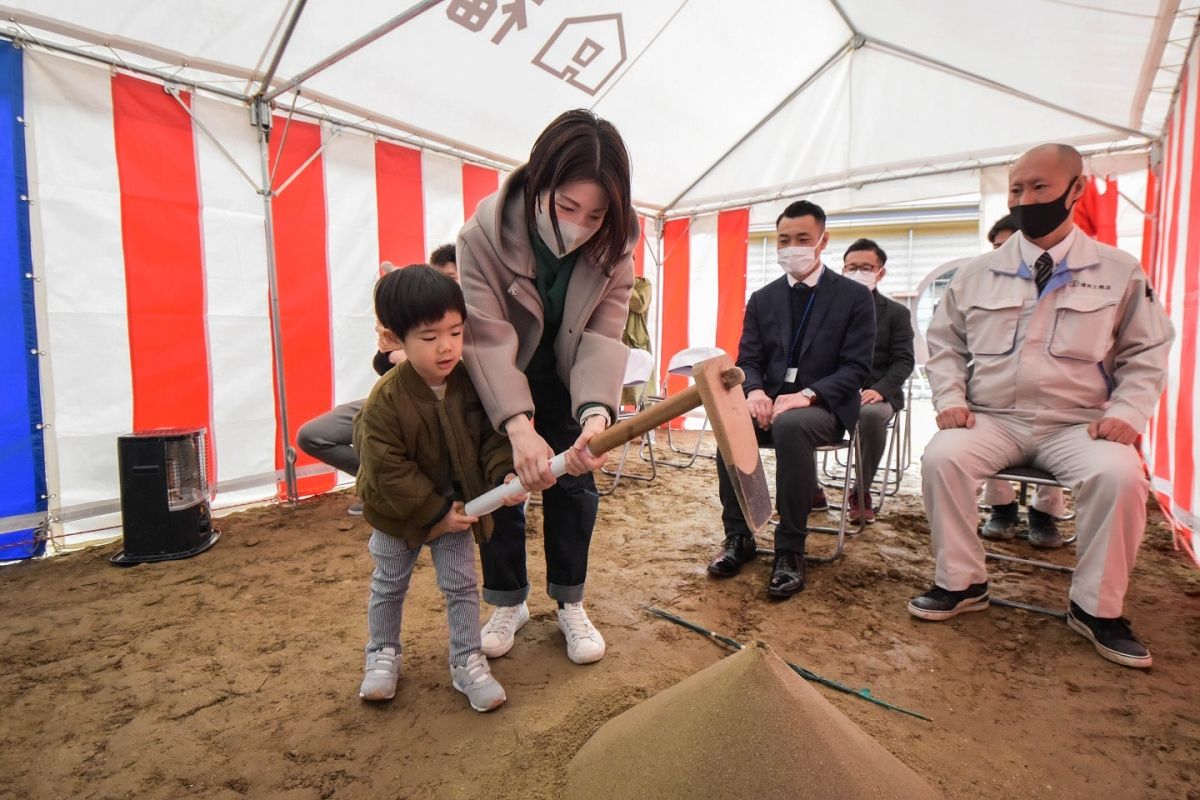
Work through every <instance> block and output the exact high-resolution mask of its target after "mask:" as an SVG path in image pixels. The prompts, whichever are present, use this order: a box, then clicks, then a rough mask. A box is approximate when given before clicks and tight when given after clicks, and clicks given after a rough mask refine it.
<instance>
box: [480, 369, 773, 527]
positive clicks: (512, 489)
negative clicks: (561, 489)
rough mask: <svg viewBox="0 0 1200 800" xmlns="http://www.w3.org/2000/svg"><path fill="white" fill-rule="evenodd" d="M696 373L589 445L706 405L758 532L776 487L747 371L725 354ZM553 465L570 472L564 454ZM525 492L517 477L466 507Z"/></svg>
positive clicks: (597, 450)
mask: <svg viewBox="0 0 1200 800" xmlns="http://www.w3.org/2000/svg"><path fill="white" fill-rule="evenodd" d="M692 377H693V378H695V380H696V383H695V385H694V386H689V387H688V388H687V389H685V390H684V391H682V392H680V393H679V394H675V395H671V396H670V397H668V398H667V399H666V400H663V401H661V402H658V403H655V404H654V405H652V406H650V407H649V408H647V409H646V410H644V411H642V412H641V413H639V414H636V415H634V416H632V417H629V418H628V419H624V420H621V421H620V422H618V423H617V424H616V425H613V426H612V427H610V428H608V429H607V430H605V431H603V432H602V433H600V434H598V435H597V436H595V437H594V438H593V439H592V440H591V441H590V442H589V443H588V450H590V451H591V452H592V454H593V455H597V456H598V455H600V454H601V453H607V452H608V451H609V450H612V449H613V448H616V447H620V446H621V445H623V444H625V443H626V442H629V441H632V440H634V439H636V438H637V437H639V436H641V435H643V434H645V433H647V432H648V431H652V430H654V429H655V428H657V427H659V426H660V425H664V424H666V423H668V422H670V421H671V420H673V419H675V417H678V416H682V415H683V414H686V413H687V412H689V411H691V410H692V409H694V408H696V407H698V406H700V405H701V404H703V405H704V409H705V411H707V412H708V421H709V422H710V423H711V424H712V429H713V433H714V434H715V435H716V437H717V446H718V447H719V448H720V449H721V457H722V459H723V460H724V461H725V466H726V467H727V468H728V469H729V477H730V478H731V479H732V481H733V488H734V490H735V491H736V492H737V499H738V505H740V506H741V507H742V514H743V515H744V516H745V517H746V524H747V525H748V526H749V527H750V529H751V530H752V531H754V532H755V533H758V532H760V531H761V530H762V529H763V528H765V527H766V525H767V522H768V521H770V518H771V492H770V489H768V487H767V476H766V473H764V472H763V465H762V459H761V458H760V457H759V452H758V439H757V438H756V437H755V435H754V420H753V419H752V418H751V416H750V411H749V409H748V408H747V407H746V396H745V395H744V394H742V381H743V380H744V379H745V377H746V376H745V374H743V372H742V371H741V370H740V369H738V368H737V367H735V366H734V365H733V360H732V359H730V357H729V356H728V355H720V356H717V357H716V358H710V359H708V360H706V361H701V362H699V363H697V364H696V365H695V366H694V367H693V368H692ZM550 470H551V472H553V473H554V476H555V477H556V478H557V477H560V476H562V475H563V474H565V473H566V471H567V462H566V456H565V455H564V454H563V453H559V454H558V455H556V456H555V457H554V458H553V460H551V462H550ZM524 491H525V487H523V486H522V485H521V482H520V480H515V481H513V482H512V483H508V484H505V485H504V486H498V487H496V488H495V489H492V490H491V491H490V492H488V493H486V494H483V495H480V496H479V497H477V498H475V499H474V500H472V501H471V502H469V503H467V507H466V511H467V513H468V514H470V515H472V516H479V515H481V514H490V513H491V512H493V511H495V510H496V509H497V508H499V507H500V506H501V505H502V504H503V502H504V498H506V497H511V496H514V495H518V494H522V493H523V492H524Z"/></svg>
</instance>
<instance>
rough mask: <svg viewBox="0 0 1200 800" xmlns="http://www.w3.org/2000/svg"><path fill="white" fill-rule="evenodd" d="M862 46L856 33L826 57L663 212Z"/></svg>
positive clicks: (665, 209) (666, 208) (664, 210)
mask: <svg viewBox="0 0 1200 800" xmlns="http://www.w3.org/2000/svg"><path fill="white" fill-rule="evenodd" d="M861 46H862V45H861V36H859V35H855V36H852V37H851V38H849V39H847V40H846V43H845V44H843V45H842V46H841V47H839V48H838V50H837V52H835V53H834V54H833V55H831V56H830V57H829V58H827V59H825V63H823V64H821V66H819V67H817V68H816V70H814V71H813V72H812V74H811V75H809V76H808V77H807V78H805V79H804V80H803V81H801V83H800V85H799V86H797V87H796V88H795V89H793V90H792V91H790V92H788V94H787V96H786V97H784V98H783V99H782V100H780V101H779V103H778V104H776V106H775V107H774V108H772V109H771V110H770V111H769V112H767V115H766V116H764V117H763V118H762V119H760V120H759V121H758V122H756V123H755V124H754V127H752V128H751V129H750V130H748V131H746V132H745V133H744V134H742V136H741V138H739V139H738V140H737V141H736V142H734V143H733V146H732V147H730V148H729V149H728V150H726V151H725V152H724V153H722V154H721V157H720V158H718V159H717V160H716V161H714V162H713V163H712V164H711V165H710V166H709V167H708V169H706V170H704V172H702V173H700V176H699V177H697V178H696V180H694V181H692V182H691V183H689V184H688V186H687V188H686V189H684V190H683V191H682V192H680V193H679V194H677V195H675V197H674V199H672V200H671V202H669V203H667V205H666V207H665V208H664V209H663V212H664V213H666V212H668V211H670V210H672V209H673V208H675V204H676V203H678V202H679V201H680V200H682V199H683V198H685V197H687V194H688V192H690V191H691V190H692V189H695V188H696V187H697V186H699V185H700V182H701V181H703V180H704V179H705V178H707V177H708V176H709V175H710V174H711V173H712V171H713V170H714V169H716V168H717V167H719V166H721V164H723V163H724V162H725V159H727V158H729V156H731V155H733V153H734V152H736V151H737V149H738V148H739V147H741V146H742V145H743V144H745V143H746V140H748V139H749V138H750V137H751V136H753V135H754V134H756V133H758V131H759V130H760V129H761V128H762V127H763V126H764V125H766V124H767V123H768V122H770V121H771V120H772V119H774V118H775V115H776V114H778V113H779V112H780V111H782V110H783V109H784V108H785V107H786V106H787V105H788V103H790V102H792V100H794V99H795V98H796V97H797V95H799V94H800V93H801V92H803V91H804V90H805V89H807V88H808V87H809V86H811V85H812V84H813V83H814V82H815V81H816V80H817V79H818V78H820V77H821V76H822V75H824V74H825V73H826V72H827V71H828V70H829V68H830V67H832V66H833V65H834V64H836V63H837V62H839V61H841V60H842V58H844V57H845V56H846V55H847V54H848V53H851V52H853V51H854V50H856V49H857V48H858V47H861Z"/></svg>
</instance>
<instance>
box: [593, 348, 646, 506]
mask: <svg viewBox="0 0 1200 800" xmlns="http://www.w3.org/2000/svg"><path fill="white" fill-rule="evenodd" d="M653 374H654V356H652V355H650V353H648V352H647V351H645V350H630V351H629V358H628V359H627V360H626V362H625V381H624V383H623V384H622V387H623V388H636V389H638V392H637V402H636V403H634V405H633V410H632V411H621V410H618V412H617V421H620V420H623V419H628V418H629V417H632V416H634V415H635V414H637V413H638V412H639V411H641V410H642V408H643V407H644V406H645V402H646V386H647V385H649V383H650V378H651V376H652V375H653ZM629 445H630V443H629V442H626V443H625V446H624V447H622V448H621V457H620V459H619V460H618V461H617V468H616V469H615V470H610V469H609V468H608V467H601V468H600V471H601V472H603V473H604V474H605V475H611V476H613V481H612V485H611V486H609V487H608V488H607V489H605V490H604V491H602V492H600V494H601V495H609V494H612V493H613V492H615V491H616V490H617V484H619V483H620V482H621V478H622V477H625V478H628V479H629V480H631V481H647V482H649V481H652V480H654V478H655V477H656V476H657V475H658V465H657V463H656V461H655V458H654V448H653V447H647V448H646V449H648V450H649V451H650V457H649V459H648V460H649V461H650V474H649V475H635V474H633V473H628V474H626V473H625V471H624V470H625V458H626V456H627V455H628V454H629ZM640 447H641V446H640V445H639V449H640Z"/></svg>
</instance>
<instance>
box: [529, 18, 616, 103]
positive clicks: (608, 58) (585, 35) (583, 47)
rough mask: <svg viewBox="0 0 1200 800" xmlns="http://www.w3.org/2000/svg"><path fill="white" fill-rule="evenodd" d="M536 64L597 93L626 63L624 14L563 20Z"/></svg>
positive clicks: (556, 75) (558, 76) (573, 84)
mask: <svg viewBox="0 0 1200 800" xmlns="http://www.w3.org/2000/svg"><path fill="white" fill-rule="evenodd" d="M533 63H534V64H535V65H536V66H538V67H541V68H542V69H544V70H546V71H547V72H549V73H550V74H551V75H554V76H555V77H557V78H562V79H563V80H564V81H566V82H567V83H569V84H570V85H571V86H574V87H575V88H577V89H580V90H582V91H584V92H587V93H588V94H590V95H595V94H596V93H597V92H599V91H600V90H601V89H602V88H604V84H606V83H608V81H609V79H611V78H612V76H613V75H615V74H616V73H617V70H618V69H620V67H621V65H622V64H624V63H625V27H624V25H623V24H622V22H621V15H620V14H601V15H598V16H594V17H570V18H568V19H565V20H563V21H562V24H561V25H559V26H558V30H556V31H555V32H554V35H553V36H551V37H550V40H549V41H548V42H546V44H545V46H544V47H542V49H541V51H540V52H539V53H538V54H537V55H536V56H534V58H533Z"/></svg>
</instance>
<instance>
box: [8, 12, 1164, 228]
mask: <svg viewBox="0 0 1200 800" xmlns="http://www.w3.org/2000/svg"><path fill="white" fill-rule="evenodd" d="M294 2H295V0H290V1H289V0H260V2H255V3H247V2H245V1H244V0H205V2H203V3H196V2H193V1H192V0H186V1H185V0H159V2H155V3H144V2H141V1H140V0H106V1H105V2H103V3H96V2H93V0H23V1H21V2H15V3H10V4H9V5H8V6H0V13H4V15H5V16H6V17H7V18H10V19H13V20H14V21H15V23H17V24H19V25H20V26H21V27H20V28H14V29H15V30H16V32H17V33H18V35H23V34H25V33H28V34H29V35H31V36H33V37H36V38H37V39H38V40H41V41H46V42H49V43H60V44H68V45H72V44H73V45H79V44H81V43H83V44H84V45H85V46H87V47H89V48H91V50H92V52H104V53H106V52H110V51H109V50H108V49H107V48H105V47H103V46H102V45H103V43H105V42H108V43H110V44H112V45H113V46H112V48H111V52H114V53H115V54H116V56H117V58H118V60H120V61H123V62H126V63H129V64H137V65H139V66H147V67H161V68H164V70H165V74H171V73H176V74H177V75H178V77H179V78H181V79H184V80H188V81H194V82H196V83H198V84H199V85H201V86H212V87H215V88H220V89H222V90H225V91H230V90H232V91H234V92H237V93H246V92H247V91H249V92H252V91H253V90H254V89H253V86H251V87H250V88H249V89H248V88H247V86H248V83H249V81H248V78H249V77H250V76H252V75H254V74H256V71H257V74H258V75H260V76H261V73H262V71H264V70H265V69H266V65H267V64H268V63H269V62H270V60H271V56H272V54H273V52H274V44H275V41H276V40H277V38H278V36H279V33H280V31H281V30H282V27H283V21H285V20H286V18H287V17H288V16H290V13H291V10H292V9H293V7H294ZM406 5H407V4H406ZM406 5H405V6H398V5H397V4H396V3H395V2H382V1H381V0H356V2H355V3H352V4H347V3H339V2H334V0H308V2H307V4H306V5H305V7H304V10H303V13H302V14H301V16H300V20H299V24H298V25H297V27H296V30H295V32H294V35H293V36H292V39H291V41H290V43H289V46H288V48H287V50H286V51H285V53H284V56H283V59H282V61H281V63H280V66H279V69H278V71H277V73H276V85H278V84H281V83H283V82H284V81H286V80H288V79H289V78H291V77H292V76H293V75H295V74H297V73H299V72H301V71H302V70H304V69H306V68H308V67H310V66H312V65H313V64H314V63H316V62H318V61H320V60H321V59H322V58H324V57H326V56H328V55H329V54H330V53H333V52H334V51H336V50H338V49H339V48H341V47H343V46H344V45H346V44H347V43H348V42H351V41H353V40H354V39H356V38H357V37H359V36H361V35H363V34H364V33H366V32H367V31H369V30H371V29H372V28H375V27H376V26H378V25H381V24H383V23H384V22H386V21H387V20H389V19H391V18H392V17H394V16H395V15H396V14H398V13H400V12H401V11H402V10H403V9H404V7H406ZM1178 5H1179V4H1178V2H1170V1H1169V0H1087V2H1086V3H1084V2H1082V0H1081V2H1069V1H1068V0H1013V2H1011V3H1008V4H1006V5H1004V6H1003V8H1002V10H999V9H1000V7H998V6H997V5H996V4H995V3H993V2H991V1H990V0H962V1H961V2H945V0H909V1H908V2H905V3H878V2H872V1H871V0H838V3H837V4H835V3H834V2H831V0H757V1H756V2H755V3H752V4H746V3H738V4H734V3H729V2H727V1H723V0H505V1H504V2H501V0H444V1H443V2H441V3H439V4H437V5H435V6H434V7H433V8H431V9H429V10H427V11H425V12H424V13H422V14H420V15H418V16H417V17H416V18H414V19H412V20H410V21H409V22H407V23H406V24H404V25H403V26H401V27H400V28H398V29H397V30H395V31H393V32H391V33H389V34H388V35H386V36H384V37H382V38H381V39H379V40H377V41H376V42H374V43H372V44H370V45H368V46H366V47H364V48H363V49H362V50H360V51H359V52H356V53H354V54H352V55H351V56H349V57H348V58H346V59H345V60H343V61H341V62H339V63H337V64H335V65H333V66H332V67H330V68H329V69H328V70H326V71H324V72H321V73H319V74H317V75H315V76H313V77H312V78H310V79H309V80H308V81H307V82H306V83H305V84H304V87H303V90H302V93H301V100H300V102H301V103H305V102H308V101H310V100H311V99H312V98H314V97H315V98H318V99H321V100H324V101H325V102H326V104H327V105H328V106H329V107H330V108H331V109H333V111H331V113H334V114H336V115H337V116H339V117H341V118H344V119H348V118H349V114H350V113H353V112H356V111H362V112H363V113H365V114H368V115H370V116H372V117H373V118H375V119H376V120H377V121H378V122H379V124H380V125H381V127H383V128H384V129H385V130H386V129H388V128H394V129H396V130H397V131H399V132H409V133H411V132H418V133H420V134H422V135H426V136H428V137H429V138H430V139H431V140H434V141H438V142H442V143H450V144H453V145H455V146H459V147H462V148H465V149H466V150H468V151H469V152H475V153H480V154H486V155H489V156H491V157H493V158H497V159H499V160H501V161H506V162H509V163H512V164H515V163H520V162H521V161H523V160H524V159H525V158H526V156H527V154H528V151H529V147H530V145H531V144H532V142H533V139H534V138H535V137H536V135H537V133H538V132H539V131H540V130H541V129H542V128H543V127H544V126H545V124H546V123H547V122H548V121H549V120H550V119H551V118H553V117H554V116H555V115H556V114H557V113H558V112H560V111H562V110H564V109H567V108H574V107H580V106H586V107H591V108H593V109H594V110H595V111H596V112H597V113H598V114H600V115H601V116H604V117H606V118H608V119H610V120H612V121H613V122H614V123H615V124H616V125H617V126H618V127H619V128H620V129H621V131H622V133H623V134H624V136H625V139H626V141H627V143H628V145H629V148H630V151H631V154H632V157H633V161H634V195H635V197H636V198H637V199H638V200H639V201H640V202H641V203H642V204H643V205H644V206H645V207H647V208H656V209H662V208H665V207H667V206H668V205H670V207H671V208H670V210H671V211H672V212H675V211H682V210H687V209H696V208H699V207H718V206H720V205H723V204H737V203H745V202H748V201H749V200H751V199H764V198H767V197H771V196H778V195H779V194H780V193H785V192H788V191H791V190H803V189H806V188H808V187H815V186H817V185H818V184H829V183H831V182H834V181H836V180H846V181H853V180H862V181H864V182H868V181H870V180H871V179H872V178H873V177H877V176H880V175H886V174H889V173H890V172H891V171H894V170H898V169H914V168H921V167H929V168H930V169H935V168H945V167H946V166H948V165H954V164H959V163H963V162H970V161H971V160H973V159H977V158H981V157H985V156H997V155H1006V154H1011V153H1013V152H1016V151H1019V150H1020V149H1021V148H1023V147H1025V146H1026V145H1028V144H1030V143H1034V142H1038V141H1045V140H1048V139H1053V140H1061V141H1070V142H1074V143H1081V144H1083V143H1093V144H1095V143H1110V142H1127V141H1129V139H1130V134H1129V132H1128V129H1133V130H1134V131H1139V132H1144V133H1145V135H1146V136H1147V137H1148V138H1152V137H1155V136H1157V135H1158V133H1159V130H1160V128H1161V125H1162V119H1161V118H1154V119H1137V118H1134V117H1136V116H1138V111H1139V109H1141V108H1143V107H1145V106H1146V102H1145V100H1146V98H1145V93H1144V91H1143V89H1144V87H1142V88H1140V87H1141V81H1140V78H1141V76H1142V75H1143V74H1144V73H1145V72H1146V70H1147V69H1150V70H1154V69H1157V68H1158V66H1159V65H1158V63H1157V62H1156V56H1157V54H1159V53H1161V47H1156V46H1155V45H1156V43H1155V41H1154V39H1155V28H1156V23H1158V22H1159V19H1160V18H1165V17H1167V16H1173V14H1174V12H1175V10H1176V8H1177V7H1178ZM839 9H840V11H839ZM841 12H844V14H845V16H844V17H843V14H842V13H841ZM847 20H849V22H850V23H851V24H852V26H853V27H851V24H847ZM1167 27H1168V28H1169V27H1170V26H1169V25H1168V26H1167ZM1159 29H1160V32H1161V29H1162V25H1159ZM855 34H861V35H862V39H860V40H859V42H858V44H862V46H861V47H857V48H851V47H848V46H847V45H848V43H850V42H851V41H852V40H853V37H854V36H855ZM985 43H986V44H985ZM842 49H845V52H844V53H843V55H842V56H841V57H839V58H837V59H836V60H835V61H834V62H833V63H832V64H831V65H829V67H828V69H826V70H825V71H824V72H822V73H820V74H819V75H817V76H816V77H815V79H813V76H814V73H817V71H818V69H819V68H820V67H821V66H822V65H823V64H825V63H826V62H827V61H829V59H830V58H831V57H832V56H834V55H835V54H837V53H838V52H839V50H842ZM173 54H177V56H176V55H173ZM181 59H186V61H187V62H188V64H189V65H190V66H188V67H185V68H183V69H180V66H181V64H180V63H179V62H180V61H181ZM1150 61H1155V63H1149V62H1150ZM198 65H199V66H198ZM946 65H948V66H949V67H952V68H953V71H949V70H947V69H946V68H945V66H946ZM972 76H974V77H972ZM808 80H811V82H810V83H809V84H808V85H807V86H806V87H805V88H804V90H803V91H801V92H799V93H798V94H796V95H795V96H794V97H791V99H790V100H788V102H786V103H783V101H784V100H785V99H787V98H789V96H790V95H792V94H793V93H794V92H795V91H796V89H797V87H799V86H801V85H802V84H804V83H805V82H806V81H808ZM1139 94H1141V96H1139ZM291 99H292V98H291V97H290V96H288V95H285V96H284V97H283V98H281V100H282V101H284V102H286V103H290V102H291ZM781 103H783V105H782V107H781V105H780V104H781ZM1150 108H1151V109H1155V110H1157V109H1161V108H1162V104H1161V103H1158V104H1151V105H1150ZM339 112H340V113H339ZM773 112H777V113H773ZM1159 113H1160V114H1161V112H1159ZM747 134H749V135H747ZM1137 138H1138V137H1136V136H1135V137H1134V139H1135V140H1136V139H1137Z"/></svg>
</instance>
